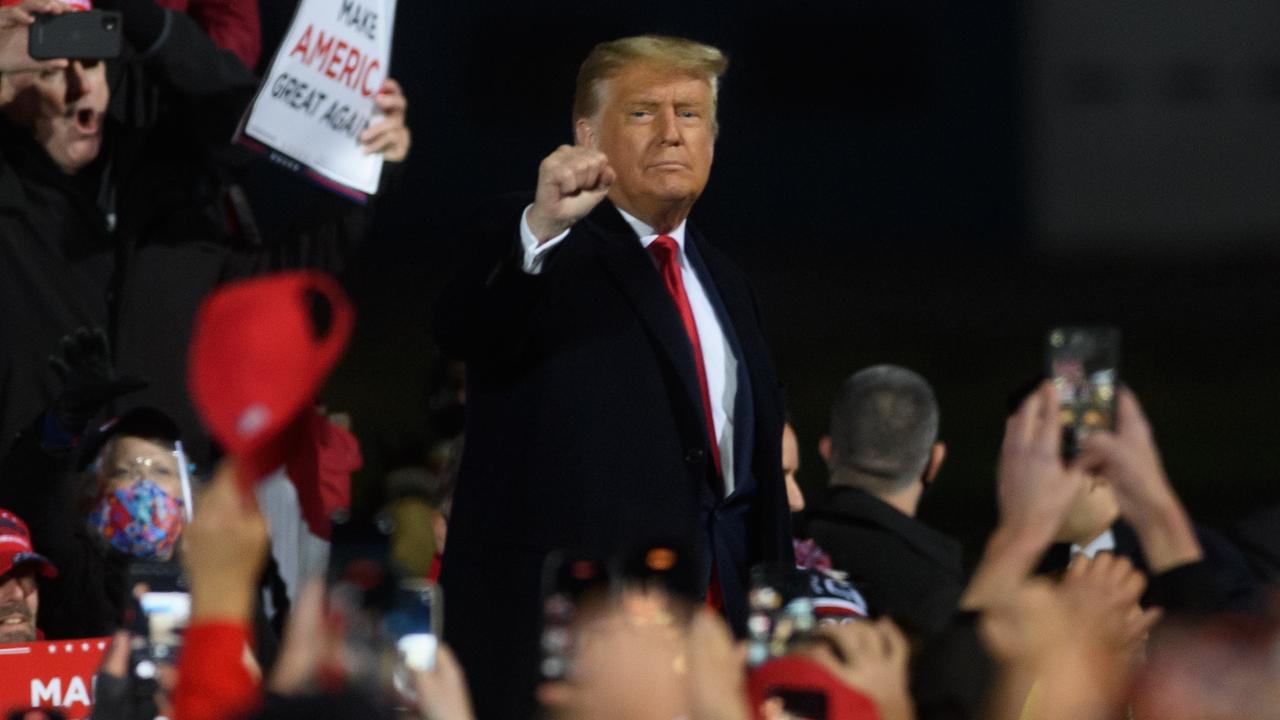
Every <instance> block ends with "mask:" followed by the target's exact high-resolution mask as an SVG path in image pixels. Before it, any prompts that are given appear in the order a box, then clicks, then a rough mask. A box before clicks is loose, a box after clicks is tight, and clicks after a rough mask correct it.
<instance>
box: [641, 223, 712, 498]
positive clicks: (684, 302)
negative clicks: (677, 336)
mask: <svg viewBox="0 0 1280 720" xmlns="http://www.w3.org/2000/svg"><path fill="white" fill-rule="evenodd" d="M649 252H650V254H652V255H653V257H654V258H655V259H656V260H657V261H658V272H659V273H661V274H662V282H663V284H665V285H666V286H667V292H668V293H670V294H671V299H672V300H674V301H675V303H676V309H677V310H679V311H680V321H681V322H683V323H684V331H685V334H687V335H688V336H689V344H690V345H692V346H693V364H694V365H695V366H697V370H698V387H699V388H701V389H702V411H703V413H704V414H705V415H706V419H707V432H708V433H709V435H710V438H709V439H710V445H711V459H712V460H713V461H714V462H715V465H716V475H717V476H719V475H720V443H718V442H716V425H715V419H714V417H713V416H712V415H711V392H710V390H708V389H707V370H706V368H705V367H704V366H703V364H702V342H701V341H700V340H699V339H698V323H697V322H696V321H695V320H694V319H693V306H691V305H690V304H689V296H688V295H687V294H686V293H685V291H684V276H683V275H682V274H681V272H680V246H679V245H677V244H676V239H675V238H673V237H671V236H670V235H659V236H658V238H657V239H656V240H654V241H653V242H652V243H650V244H649Z"/></svg>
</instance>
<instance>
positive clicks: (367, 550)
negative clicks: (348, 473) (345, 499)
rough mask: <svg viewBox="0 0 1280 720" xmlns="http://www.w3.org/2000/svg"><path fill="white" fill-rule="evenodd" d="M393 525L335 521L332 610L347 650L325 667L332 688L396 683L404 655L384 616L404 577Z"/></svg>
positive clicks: (382, 689) (373, 688)
mask: <svg viewBox="0 0 1280 720" xmlns="http://www.w3.org/2000/svg"><path fill="white" fill-rule="evenodd" d="M389 530H390V528H389V526H386V525H385V524H384V523H380V522H378V521H377V520H376V519H375V520H374V521H373V522H367V521H362V520H354V519H353V520H349V521H347V522H343V523H335V524H334V526H333V534H332V538H331V539H332V545H331V547H330V550H329V571H328V593H327V597H328V607H327V613H328V622H329V623H330V624H331V625H332V626H334V627H340V628H341V629H342V632H343V635H344V645H345V652H344V653H342V658H341V663H340V664H338V665H334V666H325V667H322V668H321V671H320V675H321V677H322V681H321V682H322V685H323V686H324V687H325V688H326V689H337V688H340V687H352V688H359V689H360V690H362V691H365V692H369V693H372V694H382V693H386V692H388V691H389V690H390V689H391V688H392V687H393V685H394V680H395V673H396V669H397V665H398V657H397V651H396V649H395V646H394V644H393V643H392V642H390V640H389V638H388V636H387V632H386V627H385V622H384V621H385V620H386V618H387V614H388V613H389V612H390V610H391V608H392V605H393V599H394V598H395V597H396V595H397V586H398V582H399V581H398V580H397V578H396V576H395V573H394V572H393V571H392V570H391V564H390V562H391V545H390V534H389Z"/></svg>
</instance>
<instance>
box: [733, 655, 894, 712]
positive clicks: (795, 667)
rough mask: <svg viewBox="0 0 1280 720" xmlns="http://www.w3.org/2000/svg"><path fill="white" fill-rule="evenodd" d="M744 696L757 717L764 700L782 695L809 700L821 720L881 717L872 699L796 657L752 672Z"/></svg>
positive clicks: (789, 709)
mask: <svg viewBox="0 0 1280 720" xmlns="http://www.w3.org/2000/svg"><path fill="white" fill-rule="evenodd" d="M747 693H748V695H749V696H750V697H751V707H752V709H753V712H755V713H756V714H757V717H758V716H759V712H760V706H761V705H763V704H764V701H765V700H768V699H769V698H771V697H777V696H779V695H781V696H783V697H788V696H789V697H792V698H797V697H798V696H810V697H812V698H813V699H814V700H815V702H816V703H818V704H820V705H822V706H823V707H824V708H825V710H826V713H825V715H824V717H829V718H840V720H880V713H879V711H878V710H876V705H875V703H874V702H872V701H871V698H869V697H867V696H866V695H863V694H862V693H860V692H858V691H857V690H855V689H854V688H852V687H850V686H849V685H848V684H847V683H845V682H844V681H843V680H841V679H840V678H838V677H836V676H835V675H832V674H831V673H830V672H829V671H828V670H827V669H826V668H824V667H822V666H821V665H819V664H818V663H817V662H814V661H813V660H810V659H809V658H806V657H802V656H799V655H785V656H783V657H780V658H777V659H775V660H770V661H769V662H767V663H765V664H764V665H761V666H760V667H758V668H756V669H754V670H752V671H751V673H750V675H749V676H748V678H747ZM788 711H790V712H793V713H794V714H799V715H801V716H805V715H804V712H803V709H800V708H796V709H792V708H788Z"/></svg>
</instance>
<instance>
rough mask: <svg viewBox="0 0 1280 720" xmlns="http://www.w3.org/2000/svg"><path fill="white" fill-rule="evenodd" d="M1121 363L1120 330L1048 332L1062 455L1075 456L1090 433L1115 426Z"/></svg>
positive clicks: (1049, 355) (1049, 358)
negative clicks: (1060, 429) (1060, 430)
mask: <svg viewBox="0 0 1280 720" xmlns="http://www.w3.org/2000/svg"><path fill="white" fill-rule="evenodd" d="M1119 364H1120V331H1119V330H1117V329H1115V328H1112V327H1060V328H1054V329H1052V330H1050V331H1049V338H1048V371H1049V377H1051V378H1052V379H1053V385H1054V387H1055V388H1056V389H1057V391H1058V417H1059V420H1060V421H1061V423H1062V453H1063V456H1064V457H1066V458H1068V459H1070V458H1072V457H1075V456H1076V454H1077V453H1079V451H1080V441H1082V440H1084V439H1085V438H1086V437H1088V436H1089V434H1090V433H1093V432H1096V431H1098V430H1112V429H1114V428H1115V402H1116V391H1117V389H1118V388H1119V382H1120V375H1119Z"/></svg>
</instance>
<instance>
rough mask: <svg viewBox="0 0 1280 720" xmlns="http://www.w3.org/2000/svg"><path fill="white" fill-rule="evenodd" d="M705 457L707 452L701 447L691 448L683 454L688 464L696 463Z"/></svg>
mask: <svg viewBox="0 0 1280 720" xmlns="http://www.w3.org/2000/svg"><path fill="white" fill-rule="evenodd" d="M706 457H707V453H706V452H704V451H703V450H702V448H692V449H690V450H689V452H687V453H685V454H684V461H685V462H687V463H689V464H690V465H697V464H698V463H700V462H702V461H703V459H704V458H706Z"/></svg>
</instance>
